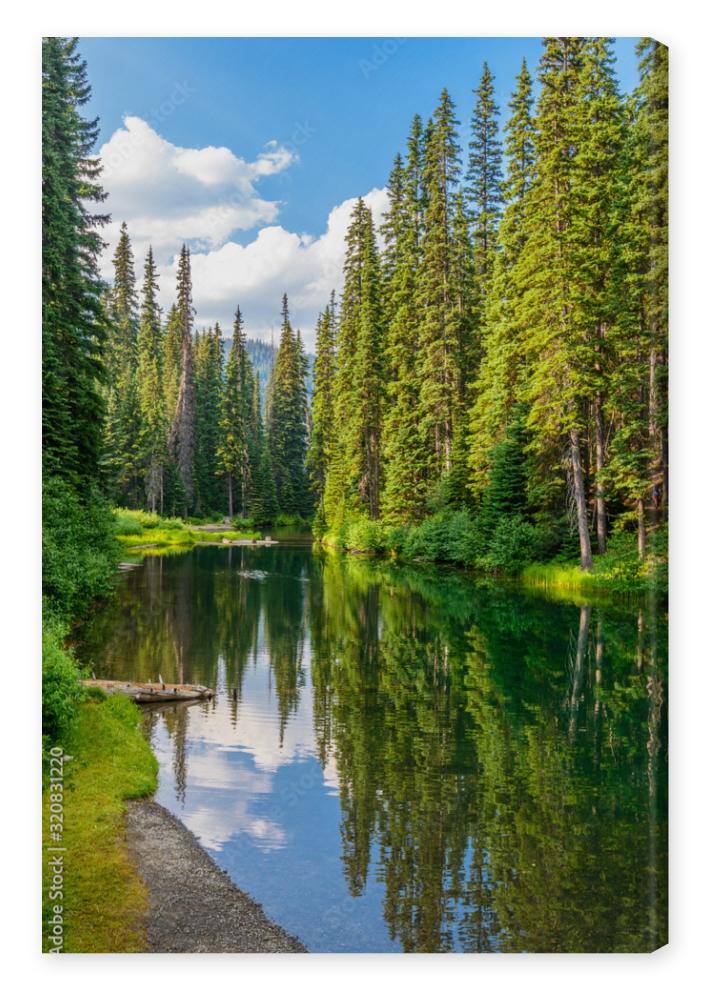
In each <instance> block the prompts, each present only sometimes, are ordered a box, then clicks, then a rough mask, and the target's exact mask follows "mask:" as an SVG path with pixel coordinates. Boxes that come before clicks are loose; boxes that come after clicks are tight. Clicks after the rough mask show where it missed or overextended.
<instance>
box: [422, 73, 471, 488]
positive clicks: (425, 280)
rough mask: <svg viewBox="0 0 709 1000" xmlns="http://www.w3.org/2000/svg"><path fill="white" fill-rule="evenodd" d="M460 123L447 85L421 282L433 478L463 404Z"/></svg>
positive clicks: (430, 180)
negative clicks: (458, 271)
mask: <svg viewBox="0 0 709 1000" xmlns="http://www.w3.org/2000/svg"><path fill="white" fill-rule="evenodd" d="M457 124H458V123H457V121H456V118H455V111H454V106H453V102H452V101H451V98H450V96H449V94H448V91H446V90H443V91H442V93H441V98H440V101H439V104H438V107H437V108H436V111H435V113H434V116H433V120H432V122H431V124H430V127H429V129H428V136H427V141H426V155H425V171H424V183H425V189H426V207H425V212H424V235H423V239H422V265H421V280H420V281H419V282H418V286H417V292H418V301H417V307H418V310H419V313H420V316H421V323H420V330H421V334H420V337H421V340H420V347H419V371H420V376H421V391H420V401H419V420H420V428H421V432H422V434H423V435H424V436H425V441H426V446H427V459H428V463H427V464H428V469H427V476H428V479H429V482H432V483H435V482H437V481H438V480H439V479H440V478H441V477H442V476H443V475H444V474H448V473H450V470H451V465H452V450H453V436H454V424H455V421H456V419H457V416H458V412H459V408H460V403H461V399H460V385H461V381H462V377H461V370H460V353H459V341H458V317H457V315H456V296H455V289H454V284H453V256H454V245H453V236H452V229H453V217H454V212H455V198H454V194H455V191H456V189H457V183H458V177H459V174H460V166H459V164H460V150H459V146H458V138H457V132H456V127H457Z"/></svg>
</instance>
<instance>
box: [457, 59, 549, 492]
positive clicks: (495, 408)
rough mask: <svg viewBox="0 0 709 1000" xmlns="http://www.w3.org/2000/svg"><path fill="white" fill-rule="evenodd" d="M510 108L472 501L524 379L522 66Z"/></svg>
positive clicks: (526, 131) (479, 388)
mask: <svg viewBox="0 0 709 1000" xmlns="http://www.w3.org/2000/svg"><path fill="white" fill-rule="evenodd" d="M509 107H510V116H509V119H508V121H507V124H506V126H505V155H506V163H507V174H506V177H505V182H504V185H503V194H504V201H505V208H504V213H503V217H502V220H501V223H500V228H499V236H498V252H497V255H496V257H495V261H494V266H493V274H492V278H491V280H490V283H489V285H488V289H487V295H486V297H485V300H484V303H483V316H484V321H483V324H482V338H483V339H482V353H481V361H480V368H479V371H478V374H477V381H476V384H475V386H474V390H473V398H472V405H471V409H470V420H469V435H468V465H469V472H470V479H469V488H470V491H471V494H472V497H473V499H474V500H476V499H479V497H480V495H481V493H482V491H483V489H484V488H485V486H486V483H487V476H488V471H489V465H490V458H491V453H492V448H493V447H494V446H495V444H496V443H497V442H498V441H499V440H500V438H501V436H502V435H503V434H504V431H505V428H506V426H507V423H508V418H509V414H510V410H511V407H512V405H513V403H514V400H515V398H516V397H517V396H518V395H519V392H520V378H521V377H522V375H523V372H522V365H521V360H522V345H523V343H524V329H523V327H521V325H520V322H519V315H520V313H521V308H520V305H521V295H522V287H521V286H520V280H519V279H520V275H519V268H518V262H519V255H520V251H521V249H522V247H523V245H524V242H525V240H526V239H527V233H528V230H527V227H526V226H525V213H526V211H527V208H528V201H529V192H530V189H531V187H532V183H533V179H534V133H535V125H534V118H533V99H532V78H531V76H530V73H529V70H528V69H527V65H526V63H525V62H524V61H523V62H522V66H521V69H520V72H519V75H518V76H517V81H516V87H515V90H514V91H513V93H512V97H511V99H510V105H509Z"/></svg>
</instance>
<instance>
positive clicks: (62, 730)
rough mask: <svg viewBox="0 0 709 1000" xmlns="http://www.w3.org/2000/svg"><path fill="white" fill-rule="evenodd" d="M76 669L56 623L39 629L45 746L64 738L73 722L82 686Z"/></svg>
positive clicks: (81, 694)
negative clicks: (40, 633)
mask: <svg viewBox="0 0 709 1000" xmlns="http://www.w3.org/2000/svg"><path fill="white" fill-rule="evenodd" d="M79 677H80V670H79V665H78V663H77V662H76V659H75V658H74V656H73V654H72V652H71V650H69V649H67V647H66V645H65V635H64V633H63V630H62V629H61V628H60V626H59V625H58V624H57V623H56V622H51V621H50V622H48V623H45V625H44V626H43V628H42V738H43V742H44V744H45V747H49V746H52V745H54V744H56V743H58V742H61V741H62V740H64V739H65V738H66V736H67V734H68V733H69V731H70V729H71V726H72V724H73V722H74V721H75V719H76V717H77V713H78V709H79V704H80V702H81V700H82V696H83V688H82V686H81V684H80V683H79Z"/></svg>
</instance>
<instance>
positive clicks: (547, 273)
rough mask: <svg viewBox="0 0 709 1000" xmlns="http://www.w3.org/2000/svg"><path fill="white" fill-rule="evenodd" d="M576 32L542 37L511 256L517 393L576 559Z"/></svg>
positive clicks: (586, 379)
mask: <svg viewBox="0 0 709 1000" xmlns="http://www.w3.org/2000/svg"><path fill="white" fill-rule="evenodd" d="M583 48H584V40H583V39H579V38H548V39H545V42H544V54H543V56H542V59H541V63H540V72H539V78H540V83H541V93H540V97H539V106H538V115H537V165H536V166H537V180H536V183H535V185H534V187H533V189H532V191H531V192H530V203H529V214H528V216H527V226H528V228H529V233H530V238H529V239H528V240H527V242H526V243H525V245H524V248H523V250H522V252H521V255H520V269H521V270H522V272H523V276H522V280H523V281H524V282H525V291H524V296H523V302H522V305H521V307H520V320H521V322H523V323H524V325H525V327H526V330H527V340H526V350H527V352H528V354H529V355H530V356H531V357H532V359H533V363H531V364H530V365H529V369H530V370H529V379H528V381H527V383H526V386H525V400H526V401H527V402H528V403H529V405H530V410H529V418H528V419H529V426H530V429H531V430H532V432H533V434H532V443H533V447H534V449H535V451H536V454H537V456H538V459H539V463H540V466H539V467H540V469H543V470H544V472H543V474H544V476H545V477H546V478H547V480H548V479H549V471H550V468H549V467H550V464H551V468H553V467H554V465H557V466H558V462H559V459H557V461H556V462H555V461H554V459H553V458H551V456H550V454H549V452H550V449H557V448H558V446H559V445H560V444H561V443H562V442H566V447H565V448H564V449H563V453H562V455H561V456H560V458H562V459H563V460H564V461H565V462H566V464H567V467H568V480H569V489H570V493H571V495H572V497H573V510H574V516H575V522H576V526H577V530H578V538H579V545H580V550H581V566H582V568H583V569H590V567H591V565H592V562H593V557H592V553H591V540H590V533H589V525H588V506H587V491H586V481H587V474H586V472H587V470H585V469H584V462H583V454H584V444H583V437H582V436H583V434H584V432H585V426H586V423H585V421H586V414H587V407H588V403H589V400H590V398H591V395H592V379H591V373H592V371H593V350H592V347H591V345H590V344H589V339H588V336H587V329H586V328H585V325H584V324H583V322H582V320H581V316H580V313H579V308H578V303H579V298H578V294H577V293H578V288H579V286H578V282H577V280H576V275H575V273H574V255H573V250H574V246H573V228H572V227H573V218H574V209H575V199H576V194H577V189H576V187H575V179H576V178H575V171H576V166H577V151H578V150H577V141H578V130H577V118H578V115H579V112H580V104H581V98H582V95H581V90H580V86H579V80H580V74H581V66H582V55H583Z"/></svg>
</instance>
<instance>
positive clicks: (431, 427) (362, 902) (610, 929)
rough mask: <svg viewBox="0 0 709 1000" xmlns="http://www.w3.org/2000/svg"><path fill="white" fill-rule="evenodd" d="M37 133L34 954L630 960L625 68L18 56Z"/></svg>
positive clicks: (648, 280)
mask: <svg viewBox="0 0 709 1000" xmlns="http://www.w3.org/2000/svg"><path fill="white" fill-rule="evenodd" d="M41 113H42V310H43V311H42V338H43V359H42V384H43V520H44V524H43V655H42V729H43V743H42V802H43V839H42V918H41V919H42V948H43V951H45V952H50V953H57V954H59V953H71V952H103V953H111V952H119V953H121V952H196V953H209V952H229V953H239V952H310V953H314V952H315V953H317V952H358V953H372V952H406V953H414V952H468V953H475V952H478V953H479V952H535V953H539V952H651V951H655V950H656V949H658V948H660V947H661V946H663V945H664V944H665V943H666V942H667V938H668V926H667V752H668V751H667V691H668V688H667V549H668V547H667V521H668V419H667V413H668V408H667V364H668V267H667V245H668V238H667V237H668V51H667V48H666V46H665V45H663V44H662V42H660V41H657V40H654V39H653V38H649V37H641V36H638V37H633V38H630V37H627V38H626V37H624V38H609V37H605V36H593V37H591V36H589V37H545V38H526V37H501V38H472V37H471V38H462V37H456V38H445V37H440V38H403V37H402V38H388V39H387V38H372V37H359V38H355V37H340V38H325V37H322V38H283V37H281V38H263V37H261V38H233V37H215V38H139V37H138V38H110V37H91V38H79V39H77V38H65V37H47V38H44V39H43V40H42V109H41ZM308 960H309V959H307V958H304V959H303V961H308ZM59 961H61V960H59Z"/></svg>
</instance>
